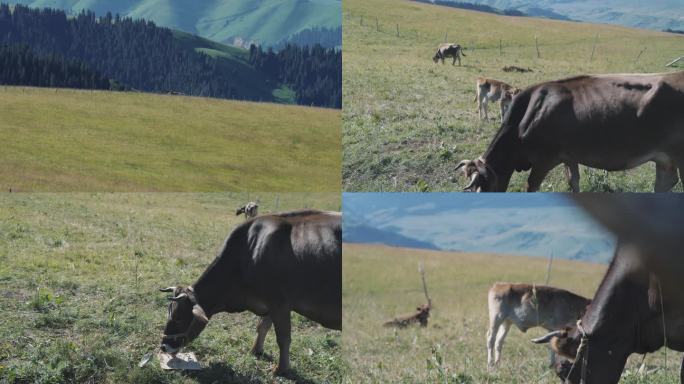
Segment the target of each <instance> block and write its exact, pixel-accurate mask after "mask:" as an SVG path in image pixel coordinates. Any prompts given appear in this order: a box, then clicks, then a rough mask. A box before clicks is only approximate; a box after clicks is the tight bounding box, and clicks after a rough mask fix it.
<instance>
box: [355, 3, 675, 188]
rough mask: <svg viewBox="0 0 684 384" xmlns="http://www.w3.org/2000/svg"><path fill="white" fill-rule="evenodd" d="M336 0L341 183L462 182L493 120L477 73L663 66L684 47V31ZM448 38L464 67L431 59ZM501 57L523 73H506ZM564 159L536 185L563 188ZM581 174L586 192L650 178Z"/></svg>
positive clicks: (531, 77) (561, 74)
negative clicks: (340, 48) (340, 37)
mask: <svg viewBox="0 0 684 384" xmlns="http://www.w3.org/2000/svg"><path fill="white" fill-rule="evenodd" d="M343 5H344V17H343V20H344V29H343V33H344V56H343V99H344V112H343V148H344V155H343V170H342V172H343V188H344V190H346V191H350V192H356V191H390V192H391V191H455V190H461V189H462V188H463V187H464V186H465V185H466V184H467V181H466V180H465V178H463V177H462V176H459V175H456V174H455V173H454V168H455V167H456V165H457V164H458V163H459V162H460V161H461V160H462V159H476V158H478V157H480V156H481V155H482V154H483V153H484V152H485V150H486V148H487V146H488V145H489V143H490V142H491V140H492V138H493V137H494V135H495V134H496V132H497V130H498V128H499V126H500V125H499V116H498V111H496V109H497V108H491V109H490V110H491V111H494V112H493V113H492V114H491V116H490V121H481V120H480V119H479V117H478V114H477V106H476V103H475V102H474V94H475V81H476V79H477V78H478V77H489V78H493V79H497V80H501V81H505V82H507V83H509V84H511V85H513V86H516V87H519V88H525V87H527V86H530V85H533V84H536V83H538V82H542V81H548V80H553V79H561V78H565V77H569V76H574V75H580V74H587V73H589V74H591V73H632V72H641V73H658V72H667V71H677V70H681V69H682V68H681V67H680V68H666V67H665V64H666V63H668V62H669V61H671V60H672V59H674V58H676V57H679V56H681V55H682V47H684V36H682V35H677V34H672V33H663V32H656V31H649V30H643V29H630V28H625V27H621V26H613V25H597V24H589V23H579V22H570V21H557V20H549V19H542V18H531V17H509V16H498V15H494V14H490V13H482V12H474V11H466V10H461V9H455V8H449V7H441V6H435V5H430V4H422V3H418V2H414V1H408V0H345V1H344V4H343ZM376 18H377V19H376ZM376 20H377V24H376ZM483 25H487V26H488V27H487V28H482V26H483ZM397 27H398V30H399V32H398V33H397ZM445 37H446V39H447V40H450V41H452V42H454V41H455V42H458V43H459V44H461V45H462V46H464V47H465V51H464V52H465V54H466V57H464V58H463V66H462V67H458V66H452V65H449V64H448V63H447V64H446V65H442V64H435V63H433V61H432V60H431V58H432V57H433V55H434V54H435V48H436V46H437V45H438V44H439V43H441V42H443V41H444V39H445ZM535 37H536V40H537V42H538V47H539V54H537V49H536V47H535ZM592 52H593V53H592ZM506 66H518V67H521V68H529V69H531V70H532V72H527V73H516V72H504V71H503V68H504V67H506ZM561 168H562V167H557V168H556V169H554V170H553V171H552V172H551V173H550V174H549V176H547V178H546V179H545V181H544V183H543V184H542V187H541V190H542V191H546V192H548V191H556V192H559V191H568V189H569V188H568V185H567V182H566V180H565V175H564V172H563V170H562V169H561ZM580 172H581V174H582V175H581V181H580V189H581V190H583V191H597V192H598V191H633V192H637V191H638V192H643V191H652V190H653V182H654V180H655V167H654V166H653V164H652V163H648V164H645V165H643V166H640V167H637V168H635V169H632V170H629V171H624V172H610V173H606V172H603V171H598V170H593V169H588V168H584V167H581V171H580ZM527 176H528V173H527V172H522V173H516V174H514V175H513V178H512V180H511V184H510V186H509V191H521V190H525V186H526V179H527ZM676 190H677V191H681V190H682V185H681V183H680V184H679V185H678V186H676Z"/></svg>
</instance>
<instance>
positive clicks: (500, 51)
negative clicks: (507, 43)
mask: <svg viewBox="0 0 684 384" xmlns="http://www.w3.org/2000/svg"><path fill="white" fill-rule="evenodd" d="M502 55H503V42H502V41H501V39H499V56H502Z"/></svg>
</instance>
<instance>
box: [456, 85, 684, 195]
mask: <svg viewBox="0 0 684 384" xmlns="http://www.w3.org/2000/svg"><path fill="white" fill-rule="evenodd" d="M682 105H684V72H678V73H670V74H656V75H594V76H578V77H573V78H569V79H564V80H558V81H550V82H546V83H541V84H538V85H534V86H531V87H529V88H527V89H525V90H524V91H522V92H521V93H519V94H518V95H517V96H516V97H515V99H514V100H513V103H512V105H511V107H510V111H509V112H508V113H507V114H506V116H505V119H504V122H503V124H502V125H501V128H500V129H499V132H498V133H497V134H496V136H495V137H494V139H493V140H492V141H491V143H490V144H489V147H488V148H487V151H486V152H485V154H484V155H483V156H482V157H481V158H479V159H477V160H464V161H462V162H461V163H460V164H459V165H458V167H457V168H456V169H457V170H458V169H460V168H463V171H464V173H465V174H466V176H467V177H468V178H469V179H470V184H469V185H468V186H467V187H466V188H465V190H467V191H483V192H505V191H506V189H507V188H508V184H509V182H510V179H511V176H512V175H513V172H515V171H518V172H521V171H526V170H530V174H529V177H528V179H527V190H528V191H530V192H533V191H537V190H538V189H539V186H540V185H541V182H542V180H544V178H545V177H546V175H547V174H548V173H549V171H551V170H552V169H553V168H555V167H556V166H557V165H559V164H561V163H564V164H565V166H566V171H567V176H568V183H569V184H570V187H571V189H572V190H573V191H575V192H577V191H579V167H578V165H579V164H583V165H585V166H588V167H592V168H598V169H604V170H608V171H618V170H625V169H630V168H634V167H637V166H639V165H641V164H643V163H645V162H647V161H653V162H655V163H656V181H655V185H654V190H655V191H656V192H663V191H669V190H670V189H671V188H672V187H673V186H674V185H675V184H676V183H677V181H678V177H677V168H679V171H680V172H684V108H682Z"/></svg>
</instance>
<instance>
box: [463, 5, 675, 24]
mask: <svg viewBox="0 0 684 384" xmlns="http://www.w3.org/2000/svg"><path fill="white" fill-rule="evenodd" d="M468 2H470V3H474V4H481V5H488V6H491V7H494V8H498V9H506V10H518V11H521V12H523V13H525V14H527V15H530V16H539V17H552V18H558V16H559V15H562V16H565V17H568V18H570V19H573V20H579V21H586V22H592V23H606V24H619V25H624V26H627V27H634V28H645V29H655V30H666V29H675V30H684V1H682V0H652V1H640V0H601V1H597V0H537V1H529V0H468Z"/></svg>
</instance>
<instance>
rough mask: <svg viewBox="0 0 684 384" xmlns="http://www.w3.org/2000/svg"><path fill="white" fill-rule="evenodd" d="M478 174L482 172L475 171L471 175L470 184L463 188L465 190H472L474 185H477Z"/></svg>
mask: <svg viewBox="0 0 684 384" xmlns="http://www.w3.org/2000/svg"><path fill="white" fill-rule="evenodd" d="M478 176H480V172H473V175H472V176H470V184H468V186H467V187H465V188H463V190H464V191H470V190H472V188H473V186H475V183H476V182H477V177H478Z"/></svg>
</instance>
